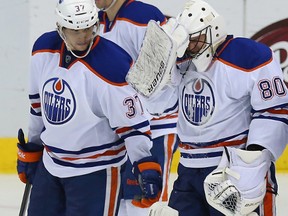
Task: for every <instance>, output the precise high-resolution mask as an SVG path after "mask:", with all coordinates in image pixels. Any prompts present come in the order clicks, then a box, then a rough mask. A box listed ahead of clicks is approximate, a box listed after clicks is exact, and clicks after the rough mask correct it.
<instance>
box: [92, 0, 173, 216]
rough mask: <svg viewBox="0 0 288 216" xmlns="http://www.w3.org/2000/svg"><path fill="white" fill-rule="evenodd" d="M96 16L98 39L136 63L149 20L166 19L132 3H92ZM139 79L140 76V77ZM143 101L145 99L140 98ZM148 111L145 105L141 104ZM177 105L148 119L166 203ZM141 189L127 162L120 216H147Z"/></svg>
mask: <svg viewBox="0 0 288 216" xmlns="http://www.w3.org/2000/svg"><path fill="white" fill-rule="evenodd" d="M95 2H96V6H97V7H98V8H100V9H101V11H100V12H99V19H100V35H101V36H103V37H104V38H106V39H109V40H111V41H113V42H115V43H116V44H118V45H119V46H121V47H122V48H123V49H124V50H126V51H127V52H128V53H129V54H130V56H131V57H132V59H133V60H134V61H135V60H136V59H137V57H138V54H139V51H140V48H141V45H142V41H143V38H144V35H145V32H146V27H147V24H148V22H149V20H155V21H157V22H159V23H160V25H162V24H164V23H165V22H166V18H165V16H164V15H163V14H162V13H161V12H160V11H159V9H157V8H156V7H154V6H152V5H149V4H146V3H143V2H141V1H134V0H95ZM140 76H141V74H140ZM143 99H144V98H143ZM144 107H147V101H144ZM177 116H178V114H177V104H175V107H173V108H172V109H171V110H169V112H166V113H165V114H164V115H162V116H157V115H154V118H153V119H151V121H150V123H151V132H152V138H153V140H152V141H153V147H152V149H151V152H152V155H154V156H156V157H157V158H158V161H159V162H160V164H161V167H162V171H163V190H162V194H161V196H160V200H161V201H167V200H168V178H169V174H170V167H171V162H172V156H173V153H174V152H175V150H176V149H177V147H178V142H177V136H176V122H177ZM141 196H142V195H141V189H140V187H139V185H138V183H137V181H136V179H135V177H134V175H133V173H132V165H131V163H130V161H127V163H126V169H125V174H124V181H123V200H122V201H121V205H120V211H119V216H127V215H128V216H134V215H135V214H137V215H138V216H142V215H143V216H146V215H147V213H148V208H147V207H149V206H150V205H151V204H152V203H148V202H147V201H145V199H142V197H141Z"/></svg>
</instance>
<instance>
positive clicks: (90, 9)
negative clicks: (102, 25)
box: [56, 0, 99, 58]
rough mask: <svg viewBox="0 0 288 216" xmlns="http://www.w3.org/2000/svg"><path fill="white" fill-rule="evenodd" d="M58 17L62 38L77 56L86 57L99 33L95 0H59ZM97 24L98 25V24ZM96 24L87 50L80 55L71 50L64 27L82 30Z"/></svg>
mask: <svg viewBox="0 0 288 216" xmlns="http://www.w3.org/2000/svg"><path fill="white" fill-rule="evenodd" d="M56 17H57V31H58V33H59V35H60V36H61V38H62V39H63V40H64V42H65V44H66V46H67V49H68V50H69V51H71V53H72V54H73V55H74V56H75V57H76V58H84V57H85V56H87V55H88V53H89V52H90V50H91V47H92V44H93V39H94V37H95V36H96V35H97V31H98V27H99V26H98V25H97V24H98V21H99V19H98V11H97V8H96V5H95V1H94V0H59V1H58V3H57V6H56ZM96 25H97V26H96ZM91 26H94V28H93V36H92V38H91V42H90V45H89V47H88V50H87V52H86V53H85V54H84V55H82V56H78V55H77V54H76V53H74V52H73V50H71V48H70V46H69V44H68V43H67V41H66V36H65V34H64V33H63V27H65V28H68V29H74V30H80V29H86V28H90V27H91Z"/></svg>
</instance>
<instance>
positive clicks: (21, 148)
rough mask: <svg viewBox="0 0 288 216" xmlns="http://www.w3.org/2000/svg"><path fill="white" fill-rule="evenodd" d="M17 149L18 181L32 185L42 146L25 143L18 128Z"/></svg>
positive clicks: (22, 134)
mask: <svg viewBox="0 0 288 216" xmlns="http://www.w3.org/2000/svg"><path fill="white" fill-rule="evenodd" d="M17 147H18V152H17V155H18V159H17V172H18V176H19V179H20V180H21V181H22V182H23V183H27V182H29V183H30V184H32V183H33V178H34V175H35V172H36V169H37V165H38V162H39V160H40V158H41V157H42V153H43V146H42V145H39V144H36V143H32V142H28V143H26V142H25V138H24V133H23V130H22V129H21V128H20V129H19V131H18V143H17Z"/></svg>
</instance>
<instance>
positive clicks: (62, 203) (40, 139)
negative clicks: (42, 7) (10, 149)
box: [17, 0, 162, 216]
mask: <svg viewBox="0 0 288 216" xmlns="http://www.w3.org/2000/svg"><path fill="white" fill-rule="evenodd" d="M56 16H57V31H52V32H47V33H44V34H43V35H42V36H40V37H39V38H38V39H37V40H36V42H35V43H34V46H33V51H32V57H31V71H30V89H29V98H30V101H31V110H30V123H29V131H28V140H29V141H28V142H27V143H26V142H25V139H24V134H23V132H22V130H19V143H18V149H19V151H18V164H17V170H18V173H19V177H20V179H21V180H22V181H23V182H25V183H27V182H28V183H32V184H33V186H32V191H31V197H30V202H29V207H28V214H29V216H39V215H41V216H52V215H54V216H56V215H57V216H61V215H63V216H65V215H66V216H67V215H69V216H73V215H77V216H79V215H83V216H84V215H85V216H95V215H99V216H100V215H101V216H108V215H109V216H116V215H117V211H118V208H119V203H120V198H119V193H120V185H121V168H122V167H123V164H124V163H125V161H126V159H127V156H126V152H127V153H128V155H129V158H130V160H131V162H132V163H133V169H134V174H135V176H137V180H139V181H140V183H139V184H140V185H141V188H142V193H143V198H145V199H146V200H147V201H149V200H150V199H151V200H154V201H156V200H157V197H158V196H159V194H160V193H161V187H162V185H161V184H162V179H161V172H162V171H161V167H160V165H159V164H158V163H157V161H156V159H154V158H153V157H152V156H151V153H150V148H151V146H152V142H151V136H150V134H151V132H150V125H149V118H148V117H147V116H146V114H145V110H143V108H142V106H141V101H140V99H139V97H138V95H137V93H136V92H135V91H134V89H132V88H131V87H130V86H129V85H128V84H127V83H126V81H125V76H126V73H127V72H128V70H129V68H130V66H131V64H132V59H131V57H130V56H129V55H128V54H127V53H126V52H125V51H124V50H123V49H122V48H120V47H119V46H117V45H116V44H114V43H113V42H111V41H108V40H106V39H104V38H102V37H100V36H98V35H97V30H98V16H97V8H96V5H95V2H94V1H93V0H61V1H59V2H58V4H57V7H56ZM126 150H127V151H126ZM42 153H43V156H41V155H42ZM34 175H35V176H34Z"/></svg>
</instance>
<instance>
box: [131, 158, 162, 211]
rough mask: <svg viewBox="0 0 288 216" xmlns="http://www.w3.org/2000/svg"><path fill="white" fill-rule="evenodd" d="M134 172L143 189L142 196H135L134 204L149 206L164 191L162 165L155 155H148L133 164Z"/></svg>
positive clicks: (143, 206) (142, 206)
mask: <svg viewBox="0 0 288 216" xmlns="http://www.w3.org/2000/svg"><path fill="white" fill-rule="evenodd" d="M133 173H134V175H135V177H136V179H137V180H138V183H139V185H140V187H141V190H142V193H143V194H142V196H141V197H135V199H133V200H132V204H133V205H135V206H137V207H141V208H147V207H150V206H151V205H152V204H153V203H155V202H157V201H158V200H159V197H160V194H161V191H162V171H161V166H160V165H159V164H158V163H157V160H155V158H153V157H146V158H143V159H141V160H139V161H137V162H134V164H133Z"/></svg>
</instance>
